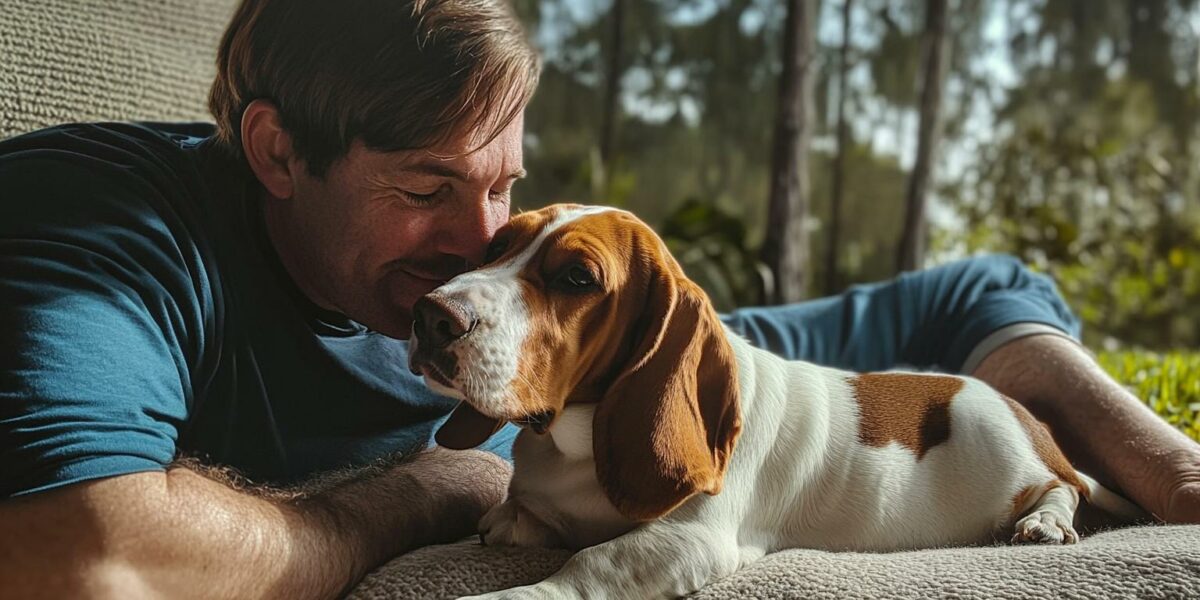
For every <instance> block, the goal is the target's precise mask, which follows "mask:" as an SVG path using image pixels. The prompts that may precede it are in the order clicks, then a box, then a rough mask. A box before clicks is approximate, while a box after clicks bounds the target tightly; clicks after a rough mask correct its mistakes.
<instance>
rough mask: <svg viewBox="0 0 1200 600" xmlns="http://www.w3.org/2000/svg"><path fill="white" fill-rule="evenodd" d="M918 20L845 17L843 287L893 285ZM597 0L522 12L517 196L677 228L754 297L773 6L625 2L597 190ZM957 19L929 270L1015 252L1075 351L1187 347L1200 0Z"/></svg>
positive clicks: (901, 8)
mask: <svg viewBox="0 0 1200 600" xmlns="http://www.w3.org/2000/svg"><path fill="white" fill-rule="evenodd" d="M820 5H821V7H822V9H821V15H820V17H819V19H818V21H819V22H818V25H817V30H818V33H819V36H818V41H819V48H818V52H817V56H816V61H815V64H814V68H816V69H817V70H818V72H819V75H818V77H817V87H816V90H815V94H814V96H815V103H814V104H815V106H814V107H813V108H814V110H815V117H816V119H815V123H814V131H813V138H812V139H813V142H812V147H811V148H810V155H809V164H810V168H811V183H812V190H811V198H810V214H809V215H808V222H807V225H808V226H809V229H810V232H811V255H812V257H813V262H812V270H813V273H812V278H811V280H812V281H814V282H821V281H824V279H825V278H824V276H823V275H824V274H823V272H822V270H823V269H824V268H825V266H824V264H825V261H824V258H825V256H824V255H825V243H826V240H827V239H828V237H829V232H828V230H827V227H828V222H829V219H828V216H829V214H830V206H829V196H830V185H829V183H830V181H831V179H832V177H831V160H830V159H831V156H832V154H833V152H834V149H835V146H834V143H833V139H834V138H833V135H832V133H833V132H832V128H833V122H834V118H833V116H834V112H835V111H834V110H833V107H834V106H836V104H837V102H836V101H837V98H836V93H835V89H836V79H837V78H836V76H835V70H836V69H835V67H836V60H831V57H832V56H834V55H835V54H836V52H837V49H838V47H839V46H840V42H841V40H840V18H841V15H840V12H841V3H840V1H838V0H824V1H823V2H820ZM923 5H924V2H923V1H921V0H856V1H855V5H854V6H855V7H854V11H853V19H852V23H853V25H852V31H853V33H852V44H851V50H850V55H851V59H850V60H851V64H852V65H853V66H852V68H851V76H850V80H849V90H848V91H849V96H848V108H849V110H848V114H849V118H850V124H851V127H850V134H851V135H850V137H851V147H850V151H849V153H848V155H847V159H846V179H845V182H846V186H845V206H844V208H843V215H844V219H845V221H844V224H843V231H842V232H841V247H840V248H839V249H838V250H837V253H838V264H839V266H838V269H839V280H840V281H841V282H842V283H844V284H851V283H856V282H863V281H871V280H878V279H882V278H886V277H890V276H892V275H894V271H893V262H894V260H893V256H892V254H893V252H894V249H895V244H896V240H897V239H898V238H899V236H900V233H901V232H900V228H901V225H902V218H901V217H902V214H903V198H904V191H905V186H906V184H907V179H908V172H907V164H906V160H904V159H902V158H901V157H902V156H911V150H912V148H913V147H915V145H916V135H915V130H914V129H913V124H914V123H915V113H914V110H915V107H914V101H915V98H916V97H917V95H916V94H917V91H918V80H919V74H920V73H919V66H920V64H921V60H920V58H921V52H922V51H923V48H922V44H921V36H920V35H919V33H920V29H921V23H922V13H923ZM607 6H608V3H601V2H596V3H588V2H577V1H576V0H545V1H542V2H528V1H525V0H522V1H520V2H518V3H517V7H518V9H519V11H520V13H521V15H522V17H523V18H524V19H526V21H527V22H528V23H529V24H530V25H531V26H532V27H534V28H536V35H535V37H536V38H537V39H539V40H543V41H544V42H545V40H551V42H547V43H546V46H547V49H546V69H545V72H544V74H543V78H542V82H541V85H540V87H539V91H538V94H537V95H536V96H535V98H534V100H533V103H532V104H531V105H530V107H529V110H528V111H527V113H526V129H527V131H528V138H527V142H528V143H527V144H526V155H525V162H526V168H527V169H528V171H529V177H528V178H527V179H526V180H525V181H523V182H522V183H521V184H520V186H519V187H518V188H517V192H516V204H517V205H518V206H519V207H521V208H533V207H537V206H542V205H544V204H548V203H551V202H558V201H574V202H591V203H605V204H614V205H618V206H622V207H624V208H628V209H629V210H632V211H634V212H636V213H637V214H638V215H639V216H641V217H642V218H643V219H645V220H646V221H647V222H649V223H651V224H653V225H658V226H660V227H659V229H660V231H664V230H669V231H670V235H669V237H670V240H671V242H670V243H671V244H672V247H673V249H674V250H675V251H676V253H677V254H678V255H681V256H685V257H686V259H685V261H684V262H686V263H687V264H686V265H685V268H686V269H687V270H688V272H689V274H691V275H692V276H693V277H695V278H696V279H697V280H698V281H701V283H702V285H704V286H705V288H706V289H707V290H708V291H709V293H710V294H711V295H712V296H713V297H714V298H716V299H718V303H719V304H721V306H722V308H730V307H732V306H731V305H732V304H734V303H737V304H746V303H753V302H756V301H757V299H758V298H760V297H761V296H760V294H761V291H762V290H761V288H762V286H763V285H764V284H763V281H762V278H761V276H759V275H758V274H757V272H756V269H757V267H756V265H757V259H756V256H757V253H758V247H759V245H760V244H761V240H762V232H763V230H764V227H765V220H766V215H767V192H768V174H769V170H768V166H769V158H770V145H771V137H772V129H771V128H772V126H773V120H772V117H773V115H774V108H775V98H776V94H777V84H778V73H779V62H780V61H779V52H780V45H781V35H780V33H781V32H780V29H781V23H782V21H783V19H782V10H783V9H782V4H781V3H777V2H766V1H763V0H728V1H723V2H709V3H696V2H687V1H685V0H647V1H645V2H634V3H628V4H627V6H628V7H629V10H630V12H629V13H627V23H626V26H625V28H624V31H625V35H626V38H625V44H624V47H625V49H626V56H625V57H624V59H625V60H624V65H625V68H626V73H625V76H624V78H623V79H622V85H623V90H624V91H623V95H622V103H621V112H620V115H619V118H618V119H617V120H616V123H617V128H616V132H617V134H616V145H615V160H614V164H613V165H610V166H609V173H608V174H607V177H606V178H601V177H599V176H598V175H597V174H598V173H599V171H598V169H597V166H598V160H597V145H598V141H599V138H600V124H601V121H602V112H603V108H604V102H603V91H604V89H605V84H606V82H605V81H604V80H603V79H604V76H605V75H604V73H605V69H604V66H605V65H604V62H603V61H604V57H605V56H606V54H605V51H604V50H605V44H606V40H607V37H606V34H607V32H608V31H610V26H611V17H610V15H609V14H608V12H607V11H608V8H607ZM951 7H952V9H953V13H952V15H951V28H950V29H951V32H952V35H953V37H954V40H953V50H952V53H951V65H950V71H949V79H948V83H947V87H946V94H947V95H946V98H945V101H944V103H943V104H944V110H945V114H944V115H943V116H944V118H945V120H946V130H945V131H946V136H945V140H944V144H943V145H942V146H941V157H940V159H939V161H938V165H937V170H936V171H935V181H936V183H937V185H936V190H937V194H936V196H937V197H936V199H935V200H934V202H932V204H931V206H932V207H933V208H934V211H933V212H931V214H930V232H929V233H930V236H931V243H930V246H929V247H930V249H931V254H932V255H933V256H935V257H938V258H939V259H948V258H956V257H959V256H963V255H966V254H970V253H974V252H983V251H988V252H991V251H1002V252H1009V253H1012V254H1015V255H1017V256H1019V257H1020V258H1022V259H1023V260H1024V261H1025V262H1027V263H1028V264H1030V265H1032V266H1033V267H1034V268H1036V269H1039V270H1041V271H1044V272H1047V273H1049V274H1050V275H1052V276H1053V277H1054V278H1055V279H1056V281H1058V283H1059V286H1060V288H1061V289H1062V291H1063V294H1064V295H1065V296H1066V298H1067V300H1068V302H1069V303H1070V304H1071V306H1072V307H1073V308H1074V310H1075V311H1076V312H1077V313H1078V314H1079V315H1080V316H1081V317H1082V319H1083V321H1084V324H1085V327H1084V336H1085V341H1086V342H1087V343H1088V344H1089V345H1091V346H1094V347H1105V348H1110V349H1111V348H1114V347H1146V348H1179V347H1192V348H1195V347H1200V64H1198V62H1200V60H1198V57H1200V38H1198V37H1197V36H1196V35H1195V33H1194V31H1192V27H1193V24H1194V23H1195V22H1196V19H1197V18H1200V2H1197V1H1196V0H1111V1H1109V2H1096V1H1095V0H1050V1H1047V0H955V1H954V2H952V3H951ZM998 74H1001V75H1003V76H998ZM601 179H606V181H600V180H601ZM598 182H600V184H599V185H598ZM708 218H712V219H714V220H715V221H714V222H713V223H711V224H708V225H705V224H703V223H701V222H700V220H702V219H708ZM734 221H736V224H735V223H734ZM836 291H838V290H817V289H814V290H812V291H811V293H810V295H814V296H815V295H819V294H825V293H832V292H836Z"/></svg>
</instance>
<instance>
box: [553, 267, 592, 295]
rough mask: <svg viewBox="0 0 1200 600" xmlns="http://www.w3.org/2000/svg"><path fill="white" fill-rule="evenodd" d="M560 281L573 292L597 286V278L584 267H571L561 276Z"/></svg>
mask: <svg viewBox="0 0 1200 600" xmlns="http://www.w3.org/2000/svg"><path fill="white" fill-rule="evenodd" d="M558 280H559V281H560V282H561V283H562V285H563V286H564V287H567V288H570V289H573V290H576V291H578V290H585V289H588V288H591V287H594V286H595V285H596V278H595V277H594V276H593V275H592V272H591V271H589V270H587V268H585V267H584V266H583V265H571V266H570V267H568V268H567V269H566V270H565V271H563V272H562V274H561V275H559V277H558Z"/></svg>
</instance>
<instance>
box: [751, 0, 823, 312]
mask: <svg viewBox="0 0 1200 600" xmlns="http://www.w3.org/2000/svg"><path fill="white" fill-rule="evenodd" d="M814 5H815V3H814V2H812V1H809V0H788V4H787V17H786V21H785V24H784V43H783V68H782V71H781V72H780V75H779V96H778V98H779V100H778V105H777V106H776V108H775V131H774V143H773V145H772V156H771V181H770V185H771V187H770V189H771V192H770V196H769V206H768V215H769V218H768V220H767V230H766V239H765V240H764V241H763V247H762V258H763V262H764V263H766V265H767V267H768V268H769V269H770V270H771V273H772V274H773V275H774V279H775V281H774V286H773V289H772V290H771V291H772V294H771V296H772V297H771V298H770V300H772V301H774V302H777V303H786V302H795V301H797V300H801V299H802V298H804V295H805V292H806V291H807V289H808V279H809V272H808V261H809V248H808V231H807V228H806V227H805V225H806V223H805V220H806V218H807V216H808V200H809V198H808V192H809V173H808V142H809V138H810V136H811V126H812V118H811V116H810V112H811V106H812V84H813V79H814V77H813V75H814V72H813V71H814V69H813V53H814V45H815V43H814V41H815V40H814V33H813V32H814V23H813V21H814V16H815V13H816V11H815V10H814Z"/></svg>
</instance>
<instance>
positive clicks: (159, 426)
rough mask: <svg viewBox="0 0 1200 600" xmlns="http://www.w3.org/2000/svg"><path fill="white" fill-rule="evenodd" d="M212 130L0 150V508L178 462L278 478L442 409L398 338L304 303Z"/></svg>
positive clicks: (194, 127) (153, 131) (387, 440)
mask: <svg viewBox="0 0 1200 600" xmlns="http://www.w3.org/2000/svg"><path fill="white" fill-rule="evenodd" d="M212 133H213V127H212V126H211V125H207V124H182V125H179V124H171V125H167V124H118V123H111V124H80V125H66V126H61V127H55V128H52V129H47V130H43V131H39V132H36V133H32V134H28V135H25V136H21V137H17V138H13V139H10V140H6V141H4V142H0V498H3V497H8V496H13V495H19V494H24V493H29V492H34V491H39V490H43V489H49V488H53V487H57V486H61V485H65V484H69V483H74V482H78V481H83V480H87V479H94V478H98V477H105V476H111V475H118V474H124V473H131V472H137V471H152V470H161V469H163V468H164V467H165V466H166V465H167V464H169V463H170V462H171V461H172V460H173V459H175V458H176V456H177V455H178V454H186V455H192V456H199V457H201V458H204V459H206V460H208V461H211V462H213V463H220V464H225V465H231V466H234V467H236V468H238V469H239V470H241V471H242V472H243V473H244V474H246V475H247V476H249V477H250V478H252V479H254V480H256V481H260V482H265V483H275V484H284V483H290V482H294V481H297V480H299V479H302V478H304V477H306V476H308V475H309V474H311V473H314V472H317V471H322V470H326V469H331V468H337V467H343V466H354V465H361V464H364V463H367V462H370V461H372V460H374V459H376V458H378V457H380V456H384V455H388V454H391V453H395V452H411V451H414V450H416V449H420V448H424V447H425V446H426V445H427V444H428V443H429V439H430V437H431V433H432V431H433V430H434V428H435V427H436V426H437V425H438V424H439V423H440V421H441V420H442V419H443V418H444V417H445V416H446V415H447V414H448V412H449V410H450V409H451V408H452V407H453V404H454V402H453V401H452V400H450V399H448V398H445V397H441V396H438V395H436V394H434V393H432V392H431V391H430V390H429V389H428V388H427V387H425V385H424V384H423V383H422V382H421V380H420V379H418V378H417V377H415V376H414V375H412V374H411V373H410V372H409V370H408V367H407V365H408V360H407V346H406V344H405V343H404V342H402V341H399V340H395V339H392V338H388V337H386V336H383V335H381V334H378V333H375V332H372V331H369V330H367V329H365V328H364V327H362V326H361V325H359V324H357V323H354V322H353V321H351V320H349V319H347V318H345V317H344V316H341V315H338V314H331V313H329V312H327V311H323V310H321V309H319V308H318V307H316V306H315V305H313V304H311V303H310V302H308V301H307V299H305V298H304V297H303V296H302V295H301V294H300V293H299V291H298V290H297V289H296V288H295V286H294V284H292V282H291V280H290V279H289V278H288V276H287V275H286V273H285V271H284V270H283V268H282V267H281V265H280V264H279V262H278V259H277V257H276V256H275V254H274V252H273V250H272V248H271V246H270V244H269V243H267V240H266V235H265V230H264V228H263V225H262V221H261V212H260V202H259V200H258V198H257V192H256V190H257V188H256V182H255V181H254V180H253V178H252V176H251V175H250V173H249V172H248V171H247V170H245V168H244V167H243V166H241V165H240V163H238V162H236V161H233V160H229V159H227V158H225V157H223V156H222V155H221V153H220V152H218V151H217V150H216V148H215V147H214V146H213V145H212V144H210V143H209V142H208V141H207V139H208V137H209V136H211V135H212ZM511 437H512V431H511V430H510V431H508V432H506V435H500V436H497V437H495V438H493V439H492V440H491V441H490V442H489V449H492V450H493V451H496V452H498V453H501V454H504V453H506V452H507V448H508V446H509V445H510V443H511Z"/></svg>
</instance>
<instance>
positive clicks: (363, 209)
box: [264, 117, 524, 338]
mask: <svg viewBox="0 0 1200 600" xmlns="http://www.w3.org/2000/svg"><path fill="white" fill-rule="evenodd" d="M523 129H524V123H523V121H522V119H521V118H520V117H518V118H517V119H515V120H514V121H513V122H512V123H511V124H510V125H509V126H508V127H507V128H506V129H505V130H504V131H503V132H501V134H500V135H499V136H497V137H496V138H495V139H493V140H492V141H491V142H490V143H488V144H487V145H486V146H483V147H482V148H480V149H478V150H476V151H475V152H472V153H470V154H466V155H463V153H464V152H466V151H468V150H470V149H471V148H472V147H474V146H475V145H477V143H473V139H472V138H471V137H470V136H462V137H461V138H459V139H454V140H451V141H450V142H448V143H446V144H442V145H440V146H437V147H434V148H429V149H426V150H416V151H401V152H387V153H383V152H375V151H372V150H368V149H366V148H365V147H363V145H362V144H361V143H355V144H354V145H353V146H352V147H351V148H350V151H349V153H348V154H347V155H346V157H344V158H343V159H341V160H339V161H337V162H335V163H334V164H333V165H332V166H331V167H330V168H329V170H328V172H327V173H326V174H325V178H324V179H317V178H313V177H311V176H309V175H308V174H307V172H306V171H304V169H294V170H293V173H296V174H295V175H294V176H293V190H294V193H293V196H292V197H291V198H288V199H278V198H268V199H267V201H266V208H265V210H264V214H265V218H266V223H267V230H268V232H269V234H270V237H271V241H272V243H273V244H274V245H275V248H276V251H277V252H278V253H279V255H280V258H281V260H282V261H283V263H284V266H285V268H286V269H287V271H288V273H289V274H290V275H291V276H292V279H294V280H295V281H296V284H297V285H298V286H299V287H300V289H301V290H302V291H303V292H304V293H305V295H307V296H308V297H309V298H310V299H311V300H312V301H313V302H314V303H316V304H317V305H318V306H321V307H322V308H325V309H329V310H335V311H338V312H341V313H343V314H345V315H346V316H348V317H350V318H351V319H354V320H355V321H358V322H360V323H362V324H364V325H366V326H367V327H370V328H371V329H374V330H376V331H379V332H381V333H383V334H386V335H389V336H392V337H397V338H407V337H408V336H409V334H410V328H411V325H412V307H413V304H414V303H416V301H417V299H419V298H420V297H421V296H423V295H425V294H426V293H428V292H430V291H432V290H433V289H434V288H436V287H438V286H439V285H441V284H443V283H445V282H446V281H448V280H449V279H450V278H452V277H454V276H455V275H457V274H459V273H462V272H464V271H466V270H468V269H469V268H471V267H473V266H474V265H477V264H479V263H480V261H482V259H483V256H484V252H485V250H486V248H487V245H488V243H489V241H490V240H491V239H492V236H493V235H494V234H495V232H496V230H497V229H499V228H500V227H501V226H502V225H504V223H505V222H507V220H508V214H509V202H510V198H509V195H510V191H511V189H512V185H513V183H514V182H515V180H516V179H518V178H519V177H521V176H523V175H524V169H523V168H522V154H521V136H522V132H523Z"/></svg>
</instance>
